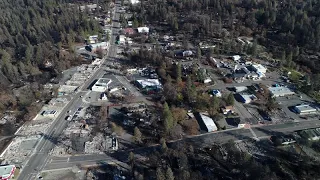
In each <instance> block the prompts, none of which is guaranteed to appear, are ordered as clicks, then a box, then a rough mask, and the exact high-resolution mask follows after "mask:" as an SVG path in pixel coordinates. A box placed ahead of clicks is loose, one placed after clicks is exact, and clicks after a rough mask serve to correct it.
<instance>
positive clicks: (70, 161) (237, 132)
mask: <svg viewBox="0 0 320 180" xmlns="http://www.w3.org/2000/svg"><path fill="white" fill-rule="evenodd" d="M315 127H320V121H319V120H317V121H304V122H299V123H288V124H277V125H268V126H252V127H251V129H229V130H225V131H218V132H212V133H206V134H201V135H197V136H191V137H187V138H184V139H181V140H176V141H171V142H169V143H168V146H169V147H173V146H179V145H180V144H184V143H188V144H192V145H193V146H196V147H205V146H207V145H210V144H213V143H222V142H227V141H229V140H233V141H238V140H246V139H252V138H255V139H264V138H268V137H269V136H271V135H277V134H278V135H279V134H284V133H290V132H293V131H297V130H301V129H308V128H315ZM159 147H160V146H159V145H154V146H149V147H143V148H136V149H131V150H125V151H119V152H116V153H114V154H110V155H106V154H92V155H78V156H70V157H64V158H62V157H51V159H50V161H49V163H48V164H47V165H46V167H45V168H44V169H45V170H57V169H61V168H70V167H72V166H74V165H77V164H83V165H96V164H99V163H102V162H117V164H120V163H119V161H122V162H126V161H127V159H128V154H129V152H134V153H135V154H136V155H137V156H138V155H139V156H142V157H143V156H146V157H147V155H148V154H150V153H151V152H153V151H154V150H155V149H157V148H159ZM115 159H117V160H115Z"/></svg>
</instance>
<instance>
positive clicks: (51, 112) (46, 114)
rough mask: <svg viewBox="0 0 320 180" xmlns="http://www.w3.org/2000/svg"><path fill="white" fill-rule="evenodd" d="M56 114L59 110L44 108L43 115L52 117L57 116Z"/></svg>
mask: <svg viewBox="0 0 320 180" xmlns="http://www.w3.org/2000/svg"><path fill="white" fill-rule="evenodd" d="M56 114H57V111H56V110H44V111H42V113H41V115H42V116H45V117H50V118H53V117H55V116H56Z"/></svg>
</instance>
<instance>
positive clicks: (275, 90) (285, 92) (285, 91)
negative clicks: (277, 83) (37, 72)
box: [269, 87, 295, 97]
mask: <svg viewBox="0 0 320 180" xmlns="http://www.w3.org/2000/svg"><path fill="white" fill-rule="evenodd" d="M269 91H270V93H271V95H272V97H282V96H290V95H294V94H295V93H294V92H293V91H291V90H290V89H289V88H287V87H269Z"/></svg>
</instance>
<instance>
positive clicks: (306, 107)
mask: <svg viewBox="0 0 320 180" xmlns="http://www.w3.org/2000/svg"><path fill="white" fill-rule="evenodd" d="M295 108H296V109H297V110H299V111H300V112H304V111H316V110H317V109H316V108H314V107H312V106H310V105H309V104H302V105H298V106H295Z"/></svg>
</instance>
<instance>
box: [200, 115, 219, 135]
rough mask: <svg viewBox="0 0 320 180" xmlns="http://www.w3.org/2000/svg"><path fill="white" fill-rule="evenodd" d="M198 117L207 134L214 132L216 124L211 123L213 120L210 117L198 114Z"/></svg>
mask: <svg viewBox="0 0 320 180" xmlns="http://www.w3.org/2000/svg"><path fill="white" fill-rule="evenodd" d="M200 117H201V119H202V121H203V123H204V124H205V125H206V127H207V129H208V132H211V131H216V130H217V129H218V128H217V126H216V124H215V123H214V122H213V120H212V119H211V118H210V117H208V116H205V115H203V114H201V113H200Z"/></svg>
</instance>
